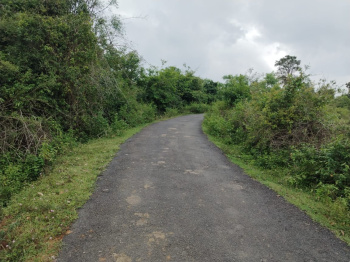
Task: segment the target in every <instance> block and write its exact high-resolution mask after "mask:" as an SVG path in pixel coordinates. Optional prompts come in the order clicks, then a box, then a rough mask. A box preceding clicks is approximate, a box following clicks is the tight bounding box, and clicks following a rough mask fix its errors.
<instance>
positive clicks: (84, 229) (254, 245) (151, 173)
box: [58, 115, 350, 262]
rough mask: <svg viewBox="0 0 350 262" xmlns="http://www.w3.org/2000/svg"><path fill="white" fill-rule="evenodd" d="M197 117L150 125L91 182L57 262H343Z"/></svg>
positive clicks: (337, 248)
mask: <svg viewBox="0 0 350 262" xmlns="http://www.w3.org/2000/svg"><path fill="white" fill-rule="evenodd" d="M202 119H203V115H190V116H183V117H178V118H175V119H171V120H168V121H163V122H160V123H156V124H153V125H151V126H149V127H147V128H145V129H144V130H143V131H142V132H140V133H139V134H137V135H135V136H134V137H132V138H131V139H129V140H128V141H127V142H126V143H125V144H124V145H122V147H121V150H120V151H119V153H118V154H117V156H116V157H115V159H114V160H113V161H112V162H111V163H110V165H109V167H108V169H107V171H105V172H104V173H103V175H101V176H100V177H99V179H98V182H97V187H96V190H95V192H94V194H93V195H92V197H91V199H90V200H89V201H88V202H87V203H86V205H85V206H84V207H83V208H82V209H81V210H80V212H79V219H78V220H77V221H76V223H75V224H74V225H73V227H72V229H71V230H72V233H71V234H69V235H67V236H66V237H65V238H64V241H63V242H64V247H63V249H62V250H61V252H60V255H59V258H58V261H60V262H62V261H69V262H78V261H84V262H88V261H94V262H96V261H98V262H103V261H113V262H134V261H135V262H136V261H151V262H156V261H177V262H184V261H199V262H202V261H210V262H213V261H254V262H265V261H266V262H269V261H293V262H294V261H308V262H310V261H315V262H316V261H327V262H335V261H347V262H349V261H350V248H349V247H348V246H347V245H346V244H344V243H343V242H341V241H340V240H338V239H337V238H335V237H334V236H333V235H332V234H331V233H330V232H329V231H328V230H326V229H324V228H322V227H321V226H319V225H317V224H315V223H314V222H312V220H311V219H309V218H308V217H307V216H306V215H305V214H304V213H303V212H301V211H299V210H298V209H297V208H296V207H294V206H292V205H291V204H288V203H286V201H284V200H283V199H282V198H281V197H278V196H277V195H276V193H274V192H273V191H271V190H269V189H268V188H266V187H265V186H263V185H261V184H259V183H258V182H256V181H254V180H252V179H251V178H249V177H248V176H247V175H245V174H244V173H243V172H242V170H241V169H240V168H239V167H237V166H235V165H233V164H231V163H230V162H229V161H228V160H227V159H226V157H225V156H224V155H223V154H222V152H221V151H220V150H219V149H217V148H216V147H215V146H214V145H213V144H212V143H211V142H209V141H208V140H207V138H206V136H205V135H204V134H203V133H202V131H201V121H202Z"/></svg>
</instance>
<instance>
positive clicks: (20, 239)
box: [0, 126, 142, 262]
mask: <svg viewBox="0 0 350 262" xmlns="http://www.w3.org/2000/svg"><path fill="white" fill-rule="evenodd" d="M141 128H142V126H140V127H137V128H133V129H128V130H125V131H124V133H123V134H122V135H118V136H111V137H104V138H99V139H94V140H91V141H89V142H87V143H85V144H80V145H79V146H76V147H74V148H73V149H70V150H67V151H66V152H65V154H64V155H63V154H61V155H59V156H58V157H57V160H56V162H55V164H54V165H53V167H52V169H51V170H50V171H49V172H48V173H47V175H45V176H43V177H42V178H41V179H40V180H37V181H35V182H32V183H31V184H30V185H28V186H27V187H25V188H24V189H23V190H21V192H19V193H18V194H16V195H14V196H13V197H12V199H11V201H10V203H9V204H8V206H7V207H6V208H4V209H3V214H2V219H1V223H0V261H14V262H15V261H16V262H17V261H54V260H55V256H57V254H58V250H59V248H60V246H61V240H62V238H63V236H64V235H66V234H69V233H70V231H69V228H70V225H71V223H72V222H73V221H74V220H75V219H76V218H77V216H78V214H77V209H78V208H79V207H81V206H82V205H83V204H84V203H85V202H86V201H87V200H88V198H89V197H90V195H91V193H92V191H93V189H94V186H95V182H96V178H97V176H98V175H99V174H100V173H101V172H102V171H103V170H104V168H105V167H106V166H107V164H108V163H109V162H110V161H111V160H112V158H113V157H114V156H115V153H116V152H117V150H118V149H119V146H120V144H121V143H123V142H124V141H125V140H126V139H127V138H129V137H131V136H132V135H134V134H135V133H136V132H138V131H139V130H141Z"/></svg>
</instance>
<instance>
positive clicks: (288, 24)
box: [116, 0, 350, 85]
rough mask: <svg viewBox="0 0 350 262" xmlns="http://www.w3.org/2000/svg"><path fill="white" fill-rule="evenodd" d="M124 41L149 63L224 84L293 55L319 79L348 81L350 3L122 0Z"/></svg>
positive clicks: (341, 0) (263, 70)
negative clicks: (188, 69) (163, 64)
mask: <svg viewBox="0 0 350 262" xmlns="http://www.w3.org/2000/svg"><path fill="white" fill-rule="evenodd" d="M118 4H119V8H118V10H117V11H116V12H117V14H119V15H121V16H122V17H123V18H130V17H142V18H134V19H124V20H123V21H124V26H125V31H126V37H127V38H128V39H129V41H131V42H132V46H133V48H135V49H136V50H137V51H138V52H139V54H140V55H141V56H142V57H143V58H144V59H145V60H146V61H147V63H149V64H151V65H155V66H159V67H160V66H161V60H162V59H163V60H166V61H167V64H166V65H167V66H173V65H174V66H176V67H179V68H181V69H183V64H184V63H186V64H187V65H188V66H190V67H191V68H192V69H193V70H195V71H196V75H198V76H200V77H202V78H209V79H212V80H215V81H221V80H222V76H224V75H227V74H233V75H235V74H241V73H246V72H247V70H248V69H249V68H254V70H255V71H257V72H259V73H268V72H271V71H273V70H275V68H274V63H275V61H276V60H278V59H280V58H282V57H284V56H285V55H287V54H289V55H294V56H297V58H298V59H299V60H301V62H302V64H303V65H309V66H310V70H309V72H310V73H311V74H313V75H315V76H316V78H317V79H319V78H326V79H327V80H336V81H337V83H338V85H344V84H345V83H346V82H350V0H293V1H282V0H230V1H229V0H215V1H214V0H118Z"/></svg>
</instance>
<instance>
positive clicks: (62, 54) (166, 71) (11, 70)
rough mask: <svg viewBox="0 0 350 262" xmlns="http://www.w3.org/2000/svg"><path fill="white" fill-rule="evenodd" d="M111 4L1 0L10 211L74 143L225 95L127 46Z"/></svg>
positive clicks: (1, 101)
mask: <svg viewBox="0 0 350 262" xmlns="http://www.w3.org/2000/svg"><path fill="white" fill-rule="evenodd" d="M108 5H116V1H113V0H112V1H109V3H108ZM104 8H105V6H103V5H101V3H100V2H99V1H98V0H52V1H42V0H11V1H10V0H4V1H2V2H1V4H0V35H1V37H0V88H1V92H0V126H1V128H0V151H1V152H0V153H1V155H0V209H1V207H2V206H6V205H7V203H8V201H9V200H10V199H11V196H12V195H13V194H15V193H17V192H19V191H20V190H21V189H22V188H23V186H25V185H26V184H28V183H30V182H31V181H35V180H36V179H38V178H39V177H42V176H44V175H45V169H47V168H48V167H50V165H52V163H53V162H54V161H55V159H56V156H57V155H58V154H60V152H62V150H64V149H65V148H69V147H71V146H74V145H76V143H80V142H86V141H88V140H89V139H92V138H98V137H103V136H105V135H108V134H112V133H113V134H116V133H121V132H122V131H123V130H124V129H126V128H131V127H135V126H139V125H142V124H144V123H149V122H151V121H153V120H154V119H156V118H157V117H158V116H160V115H163V114H168V115H171V114H172V115H175V114H179V113H181V112H183V111H184V110H191V111H193V112H203V110H205V109H206V108H207V107H206V106H205V104H207V103H210V102H212V101H214V100H215V93H216V86H217V85H216V83H214V82H212V81H210V80H202V79H200V78H199V77H196V76H195V75H194V72H193V71H192V70H190V69H189V68H186V69H185V70H184V71H182V70H180V69H178V68H175V67H167V68H161V69H158V68H155V67H152V68H150V69H145V68H143V66H142V60H141V58H140V56H139V55H138V53H137V52H136V51H135V50H131V49H129V48H128V47H127V46H120V45H118V41H119V39H120V37H122V36H123V25H122V23H121V20H120V18H119V17H118V16H115V17H112V18H109V19H107V18H104V17H102V16H101V15H102V14H103V12H102V10H104Z"/></svg>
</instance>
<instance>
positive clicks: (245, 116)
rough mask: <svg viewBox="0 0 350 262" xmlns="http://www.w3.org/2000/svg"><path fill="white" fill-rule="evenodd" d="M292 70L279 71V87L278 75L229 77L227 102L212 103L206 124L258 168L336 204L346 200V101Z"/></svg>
mask: <svg viewBox="0 0 350 262" xmlns="http://www.w3.org/2000/svg"><path fill="white" fill-rule="evenodd" d="M292 58H293V59H294V60H295V61H297V62H298V63H299V62H300V61H299V60H296V59H295V57H292ZM287 60H288V58H287ZM294 60H293V61H294ZM293 61H292V62H293ZM288 66H292V67H293V63H291V64H290V65H289V64H288ZM293 68H294V67H293ZM293 68H292V69H293ZM292 69H291V71H292V72H293V73H289V74H282V73H283V72H287V71H288V70H287V71H283V70H282V71H283V72H282V71H281V72H279V78H280V81H279V82H278V81H277V79H276V78H275V77H274V74H267V75H266V76H265V77H264V79H260V80H255V81H251V82H248V77H247V76H246V77H244V76H242V75H239V76H230V77H225V81H226V83H225V84H224V87H223V89H222V90H221V99H222V100H223V101H219V102H216V103H214V104H213V106H212V107H211V109H210V110H209V113H208V114H207V115H206V116H205V120H204V125H205V127H206V128H207V130H208V132H209V133H210V134H212V135H214V136H216V137H218V138H220V139H221V141H223V142H224V143H226V144H228V145H230V144H232V145H237V146H239V148H240V149H241V150H242V154H244V155H246V158H247V159H250V161H252V162H253V163H254V164H256V165H258V166H259V167H262V168H266V169H275V168H278V169H281V168H284V169H285V170H287V171H286V172H287V173H289V175H288V178H287V179H288V181H289V183H290V184H292V185H294V186H298V187H303V188H310V189H312V190H314V191H315V192H317V194H320V195H328V196H329V197H331V198H332V199H333V200H335V199H336V198H337V197H341V198H348V196H349V192H350V190H349V188H350V171H349V170H350V169H349V163H350V142H349V139H350V132H349V128H350V119H349V115H350V111H349V109H348V106H349V103H348V102H349V101H348V96H347V95H343V96H340V97H335V90H334V89H333V88H332V85H330V84H327V83H325V82H323V84H322V85H321V86H318V87H317V88H316V87H315V86H314V85H313V84H312V83H311V81H310V80H309V78H308V76H307V75H305V72H303V71H302V70H301V69H300V67H299V64H298V66H297V67H295V68H294V69H295V70H294V69H293V70H292ZM296 70H297V71H296ZM349 201H350V199H349ZM349 203H350V202H349Z"/></svg>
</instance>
